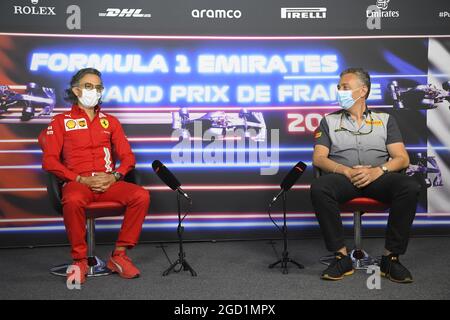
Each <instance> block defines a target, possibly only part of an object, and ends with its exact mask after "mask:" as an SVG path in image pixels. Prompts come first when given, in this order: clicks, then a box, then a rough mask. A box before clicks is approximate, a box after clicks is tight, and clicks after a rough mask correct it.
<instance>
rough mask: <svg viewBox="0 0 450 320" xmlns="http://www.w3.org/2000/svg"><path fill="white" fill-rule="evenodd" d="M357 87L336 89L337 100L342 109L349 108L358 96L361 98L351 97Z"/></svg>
mask: <svg viewBox="0 0 450 320" xmlns="http://www.w3.org/2000/svg"><path fill="white" fill-rule="evenodd" d="M358 89H359V88H357V89H354V90H338V91H337V100H338V102H339V105H340V106H341V108H342V109H345V110H348V109H350V108H351V107H352V106H353V105H354V104H355V102H356V101H358V99H359V98H361V97H359V98H358V99H356V100H355V99H353V97H352V93H353V91H355V90H358Z"/></svg>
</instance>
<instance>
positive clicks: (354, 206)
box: [314, 167, 390, 270]
mask: <svg viewBox="0 0 450 320" xmlns="http://www.w3.org/2000/svg"><path fill="white" fill-rule="evenodd" d="M321 174H322V173H321V170H320V169H319V168H317V167H314V176H315V177H316V178H318V177H320V175H321ZM389 207H390V206H389V204H387V203H383V202H380V201H377V200H375V199H372V198H364V197H360V198H354V199H352V200H350V201H347V202H346V203H343V204H340V205H339V209H340V210H341V212H352V213H353V229H354V240H355V246H354V248H353V250H352V251H351V252H350V257H351V258H352V261H353V267H354V268H355V269H362V270H365V269H367V268H368V267H369V266H371V265H378V263H379V261H378V259H376V258H373V257H371V256H370V255H369V254H368V253H367V252H366V251H365V250H364V249H363V247H362V216H363V214H365V213H376V212H380V211H385V210H387V209H389ZM333 259H334V254H333V255H328V256H324V257H322V258H320V262H321V263H323V264H325V265H329V264H330V262H331V261H332V260H333Z"/></svg>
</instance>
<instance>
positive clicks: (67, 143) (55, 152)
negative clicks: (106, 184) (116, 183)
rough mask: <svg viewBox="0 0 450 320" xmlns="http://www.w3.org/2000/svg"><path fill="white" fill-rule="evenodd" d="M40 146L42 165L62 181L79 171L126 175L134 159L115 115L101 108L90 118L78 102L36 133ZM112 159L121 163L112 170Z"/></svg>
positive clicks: (134, 161) (77, 173) (72, 176)
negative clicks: (104, 111) (38, 133)
mask: <svg viewBox="0 0 450 320" xmlns="http://www.w3.org/2000/svg"><path fill="white" fill-rule="evenodd" d="M39 144H40V145H41V148H42V150H43V159H42V168H43V169H44V170H46V171H49V172H51V173H53V174H55V175H56V176H58V177H59V178H60V179H62V180H65V181H73V180H76V178H77V176H78V175H81V176H91V175H92V174H93V173H94V172H112V171H117V172H119V173H121V174H122V175H126V174H127V173H128V171H130V170H131V169H133V168H134V166H135V164H136V160H135V157H134V154H133V152H132V151H131V147H130V144H129V143H128V140H127V138H126V136H125V133H124V132H123V129H122V126H121V125H120V122H119V120H117V118H115V117H113V116H111V115H109V114H106V113H103V112H100V108H99V107H96V115H95V117H94V119H93V120H92V121H90V119H89V117H88V115H87V114H86V112H84V110H83V109H81V108H79V107H78V106H77V105H74V106H72V110H71V111H69V112H64V113H61V114H58V115H56V116H54V117H53V118H52V120H51V122H50V124H49V126H48V127H47V128H46V129H44V130H42V132H41V133H40V135H39ZM115 160H119V161H120V167H119V168H118V169H117V170H115V164H116V163H115Z"/></svg>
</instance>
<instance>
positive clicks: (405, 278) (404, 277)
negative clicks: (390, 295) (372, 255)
mask: <svg viewBox="0 0 450 320" xmlns="http://www.w3.org/2000/svg"><path fill="white" fill-rule="evenodd" d="M380 271H381V276H382V277H385V278H386V279H389V280H391V281H394V282H398V283H411V282H413V278H412V275H411V273H410V272H409V271H408V269H406V268H405V266H403V265H402V264H401V263H400V260H399V259H398V255H396V254H393V253H391V254H390V255H388V256H382V257H381V263H380Z"/></svg>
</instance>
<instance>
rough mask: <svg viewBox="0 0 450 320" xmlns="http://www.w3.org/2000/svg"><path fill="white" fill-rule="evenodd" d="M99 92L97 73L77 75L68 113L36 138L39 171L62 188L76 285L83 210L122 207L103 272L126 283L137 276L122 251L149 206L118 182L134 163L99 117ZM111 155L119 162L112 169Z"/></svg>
mask: <svg viewBox="0 0 450 320" xmlns="http://www.w3.org/2000/svg"><path fill="white" fill-rule="evenodd" d="M102 92H103V84H102V80H101V74H100V72H99V71H98V70H96V69H93V68H86V69H81V70H80V71H78V72H77V73H76V74H75V75H74V76H73V77H72V80H71V82H70V88H69V89H68V90H67V100H70V101H71V102H72V103H73V106H72V109H71V110H70V111H69V112H64V113H61V114H58V115H56V116H54V117H53V118H52V120H51V122H50V124H49V126H48V127H47V129H44V130H43V131H42V132H41V134H40V135H39V142H40V144H41V147H42V149H43V161H42V168H43V169H44V170H46V171H49V172H51V173H53V174H55V175H56V176H58V177H59V178H60V179H62V180H64V181H65V182H66V183H65V184H64V185H63V188H62V205H63V216H64V224H65V227H66V232H67V235H68V238H69V241H70V243H71V245H72V258H73V260H74V262H73V264H74V265H76V266H78V267H79V268H80V270H81V279H80V280H81V283H83V282H84V281H85V280H86V273H87V271H88V263H87V244H86V217H85V214H84V207H85V206H86V205H87V204H89V203H90V202H92V201H115V202H119V203H121V204H123V205H124V206H126V211H125V215H124V219H123V223H122V228H121V230H120V233H119V238H118V240H117V242H116V248H115V250H114V251H113V253H112V255H111V257H110V259H109V261H108V268H109V269H111V270H112V271H114V272H117V273H118V274H119V275H120V276H121V277H123V278H127V279H131V278H136V277H138V276H139V270H138V269H137V268H136V267H135V266H134V264H133V263H132V261H131V259H130V258H129V257H128V256H127V255H126V251H125V250H126V249H131V248H133V247H134V246H135V245H136V243H137V241H138V238H139V235H140V232H141V229H142V224H143V222H144V218H145V215H146V214H147V211H148V207H149V203H150V195H149V192H148V191H146V190H145V189H143V188H142V187H140V186H138V185H135V184H132V183H127V182H125V181H123V180H122V179H123V177H124V176H125V175H126V174H127V173H128V172H129V171H130V170H131V169H133V168H134V166H135V162H136V161H135V157H134V155H133V152H132V151H131V148H130V145H129V143H128V141H127V138H126V136H125V134H124V132H123V129H122V126H121V125H120V122H119V121H118V120H117V119H116V118H115V117H113V116H111V115H109V114H106V113H103V112H101V111H100V107H99V101H100V98H101V94H102ZM113 155H115V156H116V159H118V160H120V167H119V168H117V169H116V168H115V159H114V157H113Z"/></svg>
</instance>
